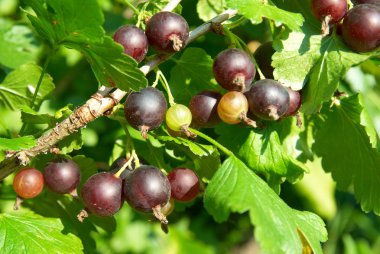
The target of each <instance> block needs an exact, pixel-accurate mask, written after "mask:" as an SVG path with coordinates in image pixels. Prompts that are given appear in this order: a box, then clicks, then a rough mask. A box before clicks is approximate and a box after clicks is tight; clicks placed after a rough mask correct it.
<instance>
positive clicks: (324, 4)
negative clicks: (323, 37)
mask: <svg viewBox="0 0 380 254" xmlns="http://www.w3.org/2000/svg"><path fill="white" fill-rule="evenodd" d="M347 8H348V5H347V0H312V1H311V10H312V12H313V14H314V16H315V17H316V18H317V19H318V20H320V21H322V20H323V19H324V18H325V17H327V16H330V22H329V23H330V24H335V23H338V22H339V21H340V20H341V19H342V18H343V17H344V15H345V14H346V12H347Z"/></svg>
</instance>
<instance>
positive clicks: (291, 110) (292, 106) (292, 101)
mask: <svg viewBox="0 0 380 254" xmlns="http://www.w3.org/2000/svg"><path fill="white" fill-rule="evenodd" d="M288 93H289V107H288V110H287V111H286V113H285V114H284V115H283V117H287V116H294V115H295V114H297V112H298V110H299V108H300V107H301V102H302V100H301V93H300V92H299V91H294V90H292V89H290V88H288Z"/></svg>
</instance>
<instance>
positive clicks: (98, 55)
mask: <svg viewBox="0 0 380 254" xmlns="http://www.w3.org/2000/svg"><path fill="white" fill-rule="evenodd" d="M167 3H168V1H167V0H166V1H165V0H162V1H130V0H126V1H120V0H84V1H77V0H65V1H60V0H30V1H23V2H22V3H21V4H20V6H19V7H21V8H15V7H14V6H17V3H16V2H15V1H14V0H5V1H2V2H0V48H1V50H0V51H1V52H0V113H1V115H2V117H1V119H0V159H1V160H3V159H4V158H5V157H6V155H10V154H13V153H14V152H17V151H22V150H26V149H29V148H32V147H34V146H35V145H36V144H38V143H37V140H38V138H39V137H40V136H41V135H42V134H43V133H45V132H46V131H48V130H51V129H53V128H55V126H56V124H57V123H59V122H61V121H62V120H64V119H66V118H68V117H69V116H70V115H71V114H72V113H73V112H74V109H75V108H76V107H79V106H81V105H83V104H84V103H85V102H86V101H87V100H88V99H89V97H90V96H91V95H92V94H94V93H95V92H96V91H97V89H98V87H99V86H109V87H113V88H119V89H121V90H123V91H126V92H129V91H130V90H135V91H137V90H139V89H140V88H142V87H145V86H147V85H152V84H153V85H154V86H156V87H157V88H158V89H160V90H161V91H163V92H164V94H165V96H167V98H169V99H171V98H170V97H171V95H172V96H173V97H174V100H175V102H176V103H181V104H184V105H188V103H189V101H190V99H191V97H192V96H193V95H195V94H196V93H198V92H200V91H203V90H217V91H219V92H221V93H225V91H224V90H223V89H222V88H221V87H220V86H219V85H218V84H217V82H216V81H215V79H214V76H213V72H212V65H213V58H214V57H215V56H216V54H217V53H218V52H220V51H222V50H223V49H225V48H227V47H240V48H242V49H243V50H246V51H248V50H251V52H252V51H254V50H253V49H252V47H254V45H255V44H257V43H264V42H266V41H273V48H274V49H275V50H276V53H275V54H274V55H273V56H272V59H271V60H272V66H273V67H274V68H275V70H274V77H275V79H276V80H278V81H280V82H281V83H283V84H284V85H285V86H288V87H291V88H292V89H295V90H301V89H302V97H303V101H302V108H301V115H300V118H301V119H302V121H303V126H302V127H297V126H296V120H295V119H293V118H288V119H281V120H280V121H277V122H265V128H263V129H260V128H257V129H253V128H250V127H245V126H242V125H227V124H224V123H220V124H218V125H217V126H216V127H215V128H213V129H201V130H198V131H197V130H194V132H196V133H197V134H198V137H197V138H196V139H188V138H186V137H182V136H180V137H175V136H171V135H170V134H169V132H168V129H167V128H166V127H165V124H164V125H163V126H161V127H160V128H158V129H156V130H154V131H150V132H149V134H148V135H149V138H148V139H146V140H145V139H143V138H142V137H141V135H140V132H139V131H137V130H135V129H133V128H132V127H131V126H129V125H128V123H127V122H126V120H125V118H124V112H123V106H122V105H117V106H115V107H114V108H113V110H112V112H107V116H106V117H101V118H99V119H96V120H95V121H94V122H91V123H89V124H88V125H87V126H86V128H83V129H82V130H78V131H77V132H74V133H72V134H71V135H70V136H69V137H68V138H66V139H64V140H62V141H60V142H58V144H57V146H56V148H58V149H59V151H60V153H61V156H66V157H68V158H72V159H73V160H74V161H75V162H76V163H77V164H78V165H79V166H80V168H81V172H82V179H81V184H80V186H79V189H78V191H79V193H80V190H81V186H82V185H83V183H84V182H85V181H86V180H87V179H88V178H89V177H90V176H91V175H93V174H95V173H97V172H99V171H106V170H108V169H109V165H110V164H111V163H112V162H113V161H114V160H115V159H117V158H118V157H120V156H126V155H128V156H130V155H131V154H133V153H132V152H134V151H135V152H136V153H137V155H138V156H139V158H140V162H141V163H143V164H151V165H153V166H156V167H158V168H160V169H162V170H163V171H165V172H168V171H170V170H171V169H173V168H175V167H188V168H191V169H194V170H195V171H196V173H197V174H198V175H199V176H200V178H201V179H202V188H203V189H204V193H202V194H201V195H200V197H198V198H197V199H196V200H195V201H193V202H190V203H176V207H175V211H174V213H173V214H172V215H170V216H169V218H168V219H169V221H170V223H169V234H168V235H165V234H164V233H163V232H162V231H161V229H160V226H159V225H158V223H155V222H154V223H149V222H148V221H149V220H154V219H152V217H150V215H149V214H148V215H145V214H138V213H136V212H134V211H132V210H131V208H130V207H129V206H128V205H127V204H124V206H123V207H122V209H121V210H120V211H119V213H117V214H116V215H115V216H114V217H111V218H103V217H97V216H95V215H90V217H89V218H86V220H85V222H83V223H81V222H79V221H78V220H77V218H76V215H77V214H78V213H79V211H80V210H81V209H83V205H82V203H81V202H80V200H77V199H75V198H72V197H71V196H69V195H64V196H62V195H57V194H53V193H51V192H50V191H49V190H44V191H43V193H42V194H41V195H40V196H38V197H37V198H36V199H33V200H25V201H24V202H23V204H22V208H21V210H20V211H15V212H13V211H11V209H12V205H13V201H14V199H15V198H16V196H15V193H14V192H13V191H12V187H11V185H12V177H11V176H10V177H8V178H6V179H4V181H2V182H0V199H1V200H2V202H0V248H1V250H2V251H3V252H4V253H14V252H15V250H17V252H18V253H45V252H54V253H160V252H162V253H195V252H197V253H231V252H233V251H239V250H240V249H242V248H244V247H247V246H251V247H250V248H251V249H249V251H251V253H254V251H255V248H256V247H257V246H260V249H261V251H262V252H264V253H301V252H302V253H323V252H326V253H349V252H348V251H349V250H350V248H351V249H356V250H357V253H369V252H371V251H372V252H373V253H376V252H378V251H379V244H378V243H379V242H380V238H379V235H380V232H379V227H378V224H379V219H378V217H377V215H379V214H380V203H379V200H380V189H379V188H378V186H379V185H380V171H379V170H380V169H379V165H380V154H379V147H380V146H379V143H378V138H379V136H378V133H379V132H380V120H379V119H380V104H379V101H380V98H379V90H380V88H379V85H378V84H379V82H380V60H379V59H380V51H379V50H375V51H373V52H370V53H365V54H359V53H355V52H353V51H351V50H350V49H349V48H348V47H347V46H346V45H345V43H344V41H343V40H342V38H341V36H340V35H339V31H338V30H337V28H335V27H334V28H332V32H331V34H330V35H328V36H325V37H324V36H322V35H320V26H321V24H320V22H319V21H317V20H316V19H315V18H314V17H313V15H312V14H311V12H310V10H309V1H302V0H294V1H292V3H289V1H280V0H272V1H262V0H250V1H248V0H244V1H241V0H240V1H237V0H207V1H204V0H191V1H183V2H182V3H181V5H179V6H177V8H175V10H174V11H176V12H178V13H181V10H186V12H182V15H183V16H184V17H185V19H186V20H187V21H188V23H189V25H190V27H191V29H194V28H195V27H197V26H199V25H201V24H202V23H203V22H204V21H207V20H209V19H211V18H213V17H215V16H217V15H219V14H220V13H222V12H223V11H224V10H227V9H228V8H229V9H236V10H237V11H238V14H237V15H236V16H235V17H233V18H231V19H229V20H228V21H227V22H225V26H224V32H223V34H217V33H212V32H209V33H207V34H205V35H204V36H201V37H199V38H197V40H195V41H194V42H193V43H191V44H190V45H188V46H187V47H186V48H185V49H184V50H182V52H178V53H176V54H174V55H173V56H171V57H170V58H169V59H168V60H167V61H166V62H164V63H161V64H160V65H159V66H158V67H157V68H155V69H154V71H153V73H150V74H148V75H146V76H145V75H144V73H143V72H142V71H141V70H140V69H139V68H138V67H139V66H138V63H137V62H136V61H135V60H133V59H132V58H131V57H129V56H127V55H125V54H123V48H122V46H121V45H119V44H117V43H115V42H114V41H113V40H112V38H111V35H112V33H113V32H114V31H115V30H116V29H117V28H118V27H119V26H121V25H123V24H126V23H127V24H137V25H138V26H140V27H141V28H144V27H145V23H144V22H145V21H146V20H147V18H149V17H150V16H151V15H153V14H154V13H156V12H158V11H159V10H160V9H162V7H163V6H165V5H166V4H167ZM155 57H156V54H155V53H154V52H153V51H149V53H148V58H147V59H146V60H145V62H143V63H141V64H140V66H142V65H144V63H146V62H149V61H150V60H151V59H154V58H155ZM259 67H260V66H259ZM258 79H260V77H259V75H257V76H256V80H258ZM37 84H38V85H37ZM337 89H338V90H339V91H344V92H345V93H346V94H347V96H343V97H342V96H339V93H336V91H337ZM36 90H37V92H36ZM73 105H75V106H73ZM108 113H109V114H108ZM55 157H57V155H54V154H41V155H38V156H36V157H34V158H32V161H31V162H30V165H32V166H34V167H36V168H38V169H39V170H43V168H44V166H45V165H46V163H47V162H49V161H51V160H52V159H54V158H55ZM317 171H318V172H319V173H321V172H322V171H324V172H325V173H331V177H332V179H333V181H334V182H335V183H336V188H337V189H338V190H339V191H344V192H347V193H344V194H343V192H335V189H334V187H333V186H334V184H333V182H332V180H331V179H330V178H324V177H313V178H308V177H307V176H308V174H309V173H310V172H311V175H314V174H313V173H315V172H317ZM304 175H305V179H303V180H302V178H303V177H304ZM325 176H327V175H326V174H325ZM326 179H328V180H326ZM294 183H296V185H295V186H296V187H294ZM314 186H327V187H326V188H325V189H324V190H322V191H321V190H319V189H316V187H314ZM320 188H322V187H320ZM323 188H324V187H323ZM334 195H335V197H336V199H333V198H332V197H334ZM324 201H325V203H328V204H329V209H328V212H327V211H321V210H323V205H324ZM356 203H358V204H359V206H356ZM330 206H331V207H334V208H335V207H338V208H337V213H336V214H335V212H336V211H335V209H334V208H331V209H330ZM321 207H322V208H321ZM359 207H360V208H361V209H362V211H364V212H367V213H368V214H364V213H363V212H362V211H359V210H360V208H359ZM305 210H308V211H305ZM334 216H335V217H334ZM322 218H323V219H325V220H323V219H322ZM362 222H363V223H362ZM376 225H377V226H376ZM326 241H327V242H326ZM325 242H326V243H325ZM323 243H324V244H323ZM321 244H323V245H321ZM252 245H253V246H254V247H253V248H252ZM360 251H362V252H360ZM365 251H367V252H365Z"/></svg>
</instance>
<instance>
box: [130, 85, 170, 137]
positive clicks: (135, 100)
mask: <svg viewBox="0 0 380 254" xmlns="http://www.w3.org/2000/svg"><path fill="white" fill-rule="evenodd" d="M166 109H167V103H166V100H165V97H164V95H163V94H162V92H161V91H159V90H157V89H156V88H153V87H147V88H144V89H141V90H140V91H139V92H132V93H131V94H129V95H128V97H127V99H126V101H125V105H124V114H125V118H126V119H127V121H128V123H129V124H130V125H131V126H132V127H133V128H135V129H138V130H140V131H149V130H152V129H156V128H158V127H159V126H160V125H161V123H162V121H163V120H164V118H165V113H166Z"/></svg>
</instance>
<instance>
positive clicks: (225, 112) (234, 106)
mask: <svg viewBox="0 0 380 254" xmlns="http://www.w3.org/2000/svg"><path fill="white" fill-rule="evenodd" d="M247 112H248V101H247V98H246V97H245V96H244V94H243V93H241V92H236V91H231V92H228V93H226V94H225V95H223V97H222V99H220V102H219V104H218V115H219V117H220V119H222V121H223V122H225V123H228V124H238V123H240V122H242V121H243V122H245V123H246V124H249V125H252V126H253V127H256V124H255V122H254V121H252V120H250V119H249V118H247Z"/></svg>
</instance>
